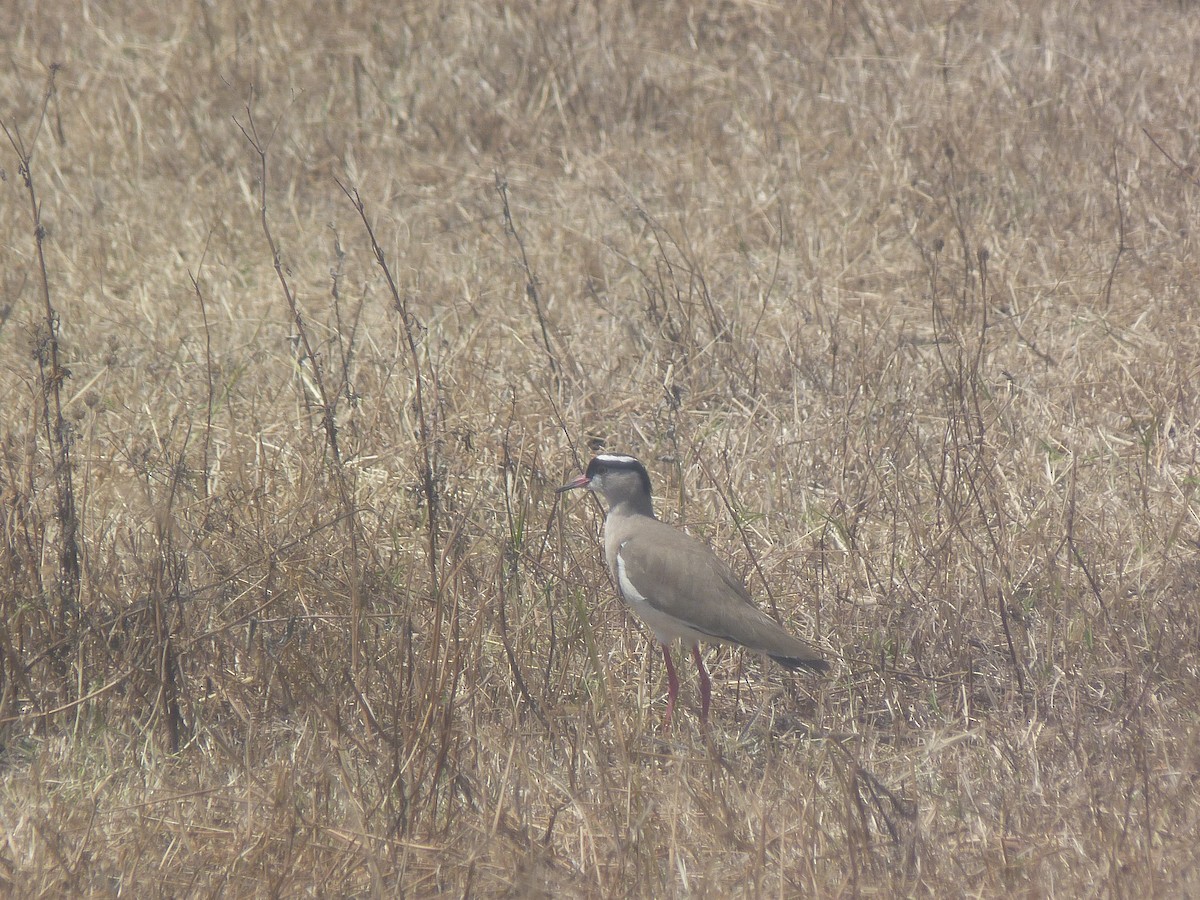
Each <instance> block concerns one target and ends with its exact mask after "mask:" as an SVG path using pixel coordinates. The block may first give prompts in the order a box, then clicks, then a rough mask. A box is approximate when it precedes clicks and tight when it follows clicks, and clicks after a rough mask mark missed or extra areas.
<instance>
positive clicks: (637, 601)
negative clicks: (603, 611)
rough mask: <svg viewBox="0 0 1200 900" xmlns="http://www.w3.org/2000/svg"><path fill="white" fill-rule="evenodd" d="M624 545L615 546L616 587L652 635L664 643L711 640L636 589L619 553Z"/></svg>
mask: <svg viewBox="0 0 1200 900" xmlns="http://www.w3.org/2000/svg"><path fill="white" fill-rule="evenodd" d="M624 546H625V544H624V543H622V544H621V546H620V547H618V548H617V587H618V588H620V591H621V598H622V599H623V600H624V601H625V602H626V603H628V604H629V608H630V609H632V610H633V611H634V613H635V614H636V615H637V617H638V618H639V619H641V620H642V621H643V622H645V623H646V624H647V625H649V626H650V629H651V630H652V631H653V632H654V636H655V637H656V638H658V639H659V640H660V641H662V642H663V643H664V644H665V643H668V642H670V641H673V640H675V639H676V638H687V640H688V641H689V642H691V643H693V644H694V643H695V642H696V641H710V640H712V638H711V637H708V636H707V635H704V634H701V633H700V632H699V631H695V630H694V629H692V628H689V627H688V624H687V623H686V622H684V621H682V620H681V619H677V618H675V617H674V616H672V615H669V614H667V613H665V612H663V611H662V610H661V609H657V608H655V607H654V606H652V605H651V604H650V601H648V600H647V599H646V595H645V594H643V593H642V592H641V591H639V590H638V589H637V587H636V586H635V585H634V583H633V581H631V580H630V578H629V575H628V573H627V572H626V571H625V558H624V557H623V556H622V555H621V548H622V547H624Z"/></svg>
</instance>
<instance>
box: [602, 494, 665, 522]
mask: <svg viewBox="0 0 1200 900" xmlns="http://www.w3.org/2000/svg"><path fill="white" fill-rule="evenodd" d="M608 514H609V515H610V516H613V515H616V516H649V517H650V518H651V519H653V518H654V517H655V516H654V504H653V503H652V502H651V501H650V498H649V497H627V498H626V499H624V500H622V501H621V502H620V503H615V504H613V507H612V509H610V510H609V511H608Z"/></svg>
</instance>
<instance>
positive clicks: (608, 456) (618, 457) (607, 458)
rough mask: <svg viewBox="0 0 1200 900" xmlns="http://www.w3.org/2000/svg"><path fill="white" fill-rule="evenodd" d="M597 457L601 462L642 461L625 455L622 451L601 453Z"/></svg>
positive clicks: (626, 462)
mask: <svg viewBox="0 0 1200 900" xmlns="http://www.w3.org/2000/svg"><path fill="white" fill-rule="evenodd" d="M596 459H598V460H600V462H606V463H618V464H621V463H625V464H628V463H637V464H638V465H641V462H640V461H639V460H638V459H637V458H636V457H633V456H625V455H624V454H621V453H600V454H598V455H597V456H596Z"/></svg>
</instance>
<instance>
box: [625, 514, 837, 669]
mask: <svg viewBox="0 0 1200 900" xmlns="http://www.w3.org/2000/svg"><path fill="white" fill-rule="evenodd" d="M620 552H621V559H622V561H623V563H624V566H625V574H626V576H627V577H628V578H629V579H630V580H631V581H632V582H633V584H634V585H636V586H637V588H638V591H639V593H641V594H642V596H643V597H644V598H645V600H646V602H647V603H648V604H650V605H651V606H653V607H654V608H655V609H656V610H659V611H660V612H662V613H665V614H666V615H669V616H671V617H672V618H675V619H678V620H679V621H681V622H683V623H684V624H686V625H687V626H688V627H689V628H692V629H693V630H695V631H698V632H700V633H701V634H704V635H707V636H708V637H710V638H712V639H713V640H715V641H721V642H723V643H727V644H736V645H739V646H743V647H747V648H748V649H750V650H754V651H756V652H759V653H765V654H767V655H768V656H770V657H772V658H774V659H775V660H776V661H778V662H779V663H780V664H782V665H785V666H788V667H789V668H795V667H797V666H808V667H810V668H818V669H820V668H826V667H827V664H826V663H825V662H824V660H823V659H822V657H821V654H820V653H819V652H818V651H817V650H815V649H814V648H813V647H811V646H809V645H808V644H807V643H805V642H804V641H802V640H800V639H799V638H797V637H793V636H792V635H790V634H788V633H787V632H786V631H784V630H783V628H781V627H780V626H779V624H778V623H776V622H775V620H773V619H771V618H770V617H769V616H767V615H766V614H765V613H764V612H762V610H760V609H759V608H758V607H756V606H754V605H753V603H752V602H751V600H750V594H749V592H748V591H747V590H746V587H745V585H744V584H742V582H741V580H740V579H739V578H738V577H737V575H735V574H734V572H733V570H732V569H730V568H729V566H728V565H726V564H725V563H724V562H723V561H722V560H721V559H719V558H718V557H717V556H716V555H714V554H713V552H712V551H711V550H709V549H708V548H707V547H705V546H704V545H703V544H701V543H700V542H699V541H697V540H695V539H694V538H692V537H690V536H689V535H687V534H685V533H684V532H682V531H679V530H678V529H676V528H672V527H671V526H670V525H667V524H665V523H663V522H659V521H657V520H653V519H650V520H647V521H646V522H645V523H644V525H642V526H641V527H640V528H639V529H638V531H637V533H636V534H634V535H631V536H630V537H629V538H628V539H627V540H625V541H622V543H621V548H620Z"/></svg>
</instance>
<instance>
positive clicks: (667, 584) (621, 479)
mask: <svg viewBox="0 0 1200 900" xmlns="http://www.w3.org/2000/svg"><path fill="white" fill-rule="evenodd" d="M574 488H587V489H588V490H589V491H596V492H597V493H599V494H601V495H602V496H603V497H604V499H605V500H606V501H607V502H608V515H607V517H605V519H604V558H605V560H606V561H607V562H608V568H609V571H610V572H611V573H612V577H613V581H614V582H615V583H616V585H617V590H618V591H620V594H621V599H622V600H624V601H625V602H626V603H627V604H629V606H630V608H631V609H632V610H633V611H634V612H635V613H636V614H637V615H638V617H639V618H641V619H642V621H644V622H645V623H646V624H647V625H649V626H650V628H651V629H652V630H653V631H654V635H655V637H657V638H658V640H659V642H660V643H661V644H662V651H663V659H664V660H665V661H666V664H667V716H666V721H665V722H664V725H665V726H669V725H670V724H671V714H672V713H673V712H674V710H675V697H676V696H677V695H678V693H679V678H678V677H677V676H676V674H675V665H674V663H672V662H671V650H670V643H671V641H673V640H675V639H676V638H683V640H684V642H685V643H686V644H689V645H691V648H692V658H693V659H694V660H695V661H696V669H697V671H698V672H699V674H700V700H701V706H700V721H701V722H707V721H708V707H709V702H710V700H711V699H712V687H711V683H710V681H709V678H708V672H707V671H706V670H705V668H704V660H703V659H702V658H701V656H700V647H699V642H700V641H715V642H717V643H720V644H730V645H732V646H734V647H745V648H746V649H748V650H753V651H754V652H756V653H763V654H766V655H767V656H769V657H771V659H773V660H775V662H777V663H779V664H780V665H781V666H785V667H787V668H789V669H798V668H801V667H803V668H807V669H813V670H815V671H818V672H824V671H825V670H827V669H828V668H829V663H827V662H826V661H825V659H824V658H823V657H822V656H821V654H820V653H819V652H818V651H817V650H816V649H814V648H813V647H811V646H809V645H808V644H806V643H805V642H804V641H802V640H800V639H799V638H797V637H793V636H792V635H790V634H788V633H787V632H786V631H784V630H783V628H781V627H780V626H779V625H778V624H777V623H776V622H775V621H774V620H773V619H771V618H770V617H769V616H767V615H766V614H765V613H764V612H762V611H761V610H760V609H758V607H756V606H754V605H753V604H752V603H751V601H750V594H749V592H748V591H747V590H746V587H745V585H743V584H742V581H741V579H739V578H738V577H737V575H735V574H734V573H733V570H732V569H730V568H729V566H728V565H726V564H725V563H724V562H723V561H722V560H720V559H718V558H717V557H716V556H715V555H714V554H713V552H712V551H711V550H709V549H708V548H707V547H705V546H704V545H703V544H701V543H700V542H699V541H697V540H696V539H695V538H693V537H691V536H690V535H688V534H685V533H684V532H682V531H680V530H679V529H677V528H673V527H671V526H670V525H668V524H666V523H665V522H660V521H659V520H658V519H657V518H655V516H654V507H653V504H652V503H651V500H650V475H649V474H648V473H647V472H646V467H645V466H643V465H642V464H641V463H640V462H638V461H637V460H636V459H634V458H633V457H632V456H621V455H615V454H607V453H605V454H601V455H600V456H597V457H596V458H595V459H593V460H592V461H591V462H590V463H589V464H588V467H587V474H585V475H580V476H579V477H578V478H576V479H574V480H573V481H571V482H570V483H568V484H564V485H563V486H562V487H560V488H559V489H558V492H559V493H562V492H563V491H569V490H572V489H574Z"/></svg>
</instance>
